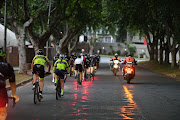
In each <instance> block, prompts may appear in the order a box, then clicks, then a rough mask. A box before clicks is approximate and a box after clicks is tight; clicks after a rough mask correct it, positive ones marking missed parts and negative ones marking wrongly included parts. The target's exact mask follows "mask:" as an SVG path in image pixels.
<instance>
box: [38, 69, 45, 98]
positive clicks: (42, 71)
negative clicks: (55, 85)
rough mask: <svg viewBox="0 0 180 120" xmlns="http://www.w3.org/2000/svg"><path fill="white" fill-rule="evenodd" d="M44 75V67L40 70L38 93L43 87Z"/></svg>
mask: <svg viewBox="0 0 180 120" xmlns="http://www.w3.org/2000/svg"><path fill="white" fill-rule="evenodd" d="M44 76H45V71H44V67H43V70H41V71H40V73H39V77H40V81H39V82H40V93H41V94H42V91H43V88H44Z"/></svg>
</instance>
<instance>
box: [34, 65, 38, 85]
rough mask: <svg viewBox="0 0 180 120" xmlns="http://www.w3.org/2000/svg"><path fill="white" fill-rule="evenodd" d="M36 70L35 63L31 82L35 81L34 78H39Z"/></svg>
mask: <svg viewBox="0 0 180 120" xmlns="http://www.w3.org/2000/svg"><path fill="white" fill-rule="evenodd" d="M37 70H38V68H37V66H36V65H34V66H33V73H34V74H33V83H36V80H37V79H38V78H39V76H38V75H37Z"/></svg>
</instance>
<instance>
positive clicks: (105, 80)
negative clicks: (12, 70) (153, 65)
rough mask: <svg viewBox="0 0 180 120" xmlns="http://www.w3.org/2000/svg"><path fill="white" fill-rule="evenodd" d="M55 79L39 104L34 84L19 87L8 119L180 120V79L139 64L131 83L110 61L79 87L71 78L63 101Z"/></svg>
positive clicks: (45, 87)
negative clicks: (111, 69) (114, 70)
mask: <svg viewBox="0 0 180 120" xmlns="http://www.w3.org/2000/svg"><path fill="white" fill-rule="evenodd" d="M51 80H52V77H51V76H48V77H46V78H45V86H44V91H43V96H44V98H43V100H42V102H40V103H38V104H36V105H35V104H34V103H33V91H32V84H31V83H29V84H26V85H24V86H22V87H19V88H18V89H17V95H19V96H20V101H19V102H18V103H17V104H16V106H15V108H11V103H10V104H9V107H8V118H7V120H106V119H109V120H114V119H117V120H123V119H124V120H130V119H134V120H180V81H178V80H176V79H172V78H169V77H165V76H163V75H159V74H155V73H153V72H150V71H148V70H145V69H143V68H140V67H138V66H136V76H135V79H133V80H132V81H131V84H127V83H126V81H125V80H123V79H122V75H121V72H119V73H118V75H117V76H113V73H112V72H111V71H110V70H109V66H108V64H101V65H100V68H99V69H98V70H97V73H96V77H95V80H94V81H86V82H83V85H82V86H79V87H77V83H76V81H75V80H74V78H73V77H68V79H67V82H66V83H65V89H64V96H63V97H62V98H61V99H60V100H56V97H55V86H54V85H53V84H52V82H51ZM9 94H10V93H9Z"/></svg>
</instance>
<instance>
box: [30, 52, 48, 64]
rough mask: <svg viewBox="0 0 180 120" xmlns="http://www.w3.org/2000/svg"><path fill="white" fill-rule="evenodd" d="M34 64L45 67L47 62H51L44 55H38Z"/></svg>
mask: <svg viewBox="0 0 180 120" xmlns="http://www.w3.org/2000/svg"><path fill="white" fill-rule="evenodd" d="M33 62H34V65H36V64H38V65H43V66H44V65H45V63H46V62H49V59H48V58H47V57H46V56H44V55H36V56H35V57H34V58H33Z"/></svg>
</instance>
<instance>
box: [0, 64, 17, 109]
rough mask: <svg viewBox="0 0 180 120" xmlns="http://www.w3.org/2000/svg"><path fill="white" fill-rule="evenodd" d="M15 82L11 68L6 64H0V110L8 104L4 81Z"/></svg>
mask: <svg viewBox="0 0 180 120" xmlns="http://www.w3.org/2000/svg"><path fill="white" fill-rule="evenodd" d="M7 79H9V82H15V74H14V70H13V68H12V66H11V65H10V64H9V63H6V62H0V108H1V107H4V106H5V105H6V103H8V95H7V91H6V80H7Z"/></svg>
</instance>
